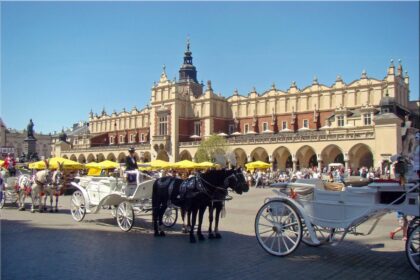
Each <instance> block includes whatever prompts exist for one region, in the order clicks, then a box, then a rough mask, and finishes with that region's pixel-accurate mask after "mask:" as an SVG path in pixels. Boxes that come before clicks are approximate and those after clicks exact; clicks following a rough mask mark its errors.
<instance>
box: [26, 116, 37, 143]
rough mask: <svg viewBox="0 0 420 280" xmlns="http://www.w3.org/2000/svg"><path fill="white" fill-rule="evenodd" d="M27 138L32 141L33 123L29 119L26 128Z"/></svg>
mask: <svg viewBox="0 0 420 280" xmlns="http://www.w3.org/2000/svg"><path fill="white" fill-rule="evenodd" d="M27 129H28V130H27V133H28V134H27V136H28V138H29V139H34V138H35V137H34V123H33V122H32V119H30V121H29V124H28V127H27Z"/></svg>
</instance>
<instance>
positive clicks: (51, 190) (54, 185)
mask: <svg viewBox="0 0 420 280" xmlns="http://www.w3.org/2000/svg"><path fill="white" fill-rule="evenodd" d="M62 177H63V173H62V172H61V171H60V169H57V170H55V171H54V173H53V175H52V179H51V182H50V184H48V185H47V187H46V188H44V191H45V198H44V210H45V211H47V196H49V197H50V212H51V213H52V212H54V208H53V197H54V196H55V212H58V197H59V196H60V195H61V192H62V189H63V182H62Z"/></svg>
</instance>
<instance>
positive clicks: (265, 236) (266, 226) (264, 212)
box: [255, 200, 302, 257]
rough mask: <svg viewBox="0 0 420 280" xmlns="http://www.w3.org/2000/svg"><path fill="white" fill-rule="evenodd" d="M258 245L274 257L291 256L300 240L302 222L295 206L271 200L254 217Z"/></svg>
mask: <svg viewBox="0 0 420 280" xmlns="http://www.w3.org/2000/svg"><path fill="white" fill-rule="evenodd" d="M255 235H256V237H257V240H258V243H259V244H260V245H261V247H262V248H263V249H264V250H265V251H267V252H268V253H270V254H272V255H274V256H279V257H281V256H286V255H289V254H291V253H292V252H293V251H294V250H296V248H297V247H298V246H299V244H300V241H301V239H302V222H301V220H300V217H299V214H298V211H297V210H296V208H295V206H294V205H293V204H291V203H290V202H288V201H281V200H271V201H268V202H267V203H265V204H264V205H263V206H262V207H261V208H260V210H259V211H258V213H257V216H256V217H255Z"/></svg>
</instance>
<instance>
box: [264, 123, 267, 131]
mask: <svg viewBox="0 0 420 280" xmlns="http://www.w3.org/2000/svg"><path fill="white" fill-rule="evenodd" d="M267 130H268V123H266V122H265V123H263V131H267Z"/></svg>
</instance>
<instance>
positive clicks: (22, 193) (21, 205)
mask: <svg viewBox="0 0 420 280" xmlns="http://www.w3.org/2000/svg"><path fill="white" fill-rule="evenodd" d="M25 198H26V194H25V190H22V189H21V190H19V211H24V210H25Z"/></svg>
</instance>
